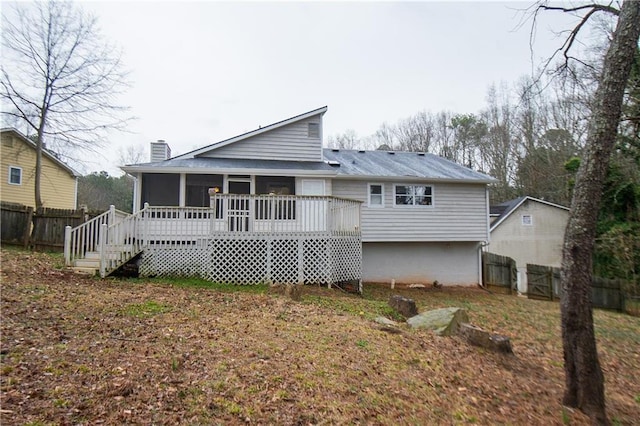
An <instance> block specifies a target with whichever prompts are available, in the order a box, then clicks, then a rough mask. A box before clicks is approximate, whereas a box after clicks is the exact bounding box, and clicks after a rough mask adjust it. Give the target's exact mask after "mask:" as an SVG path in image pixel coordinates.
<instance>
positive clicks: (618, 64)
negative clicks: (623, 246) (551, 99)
mask: <svg viewBox="0 0 640 426" xmlns="http://www.w3.org/2000/svg"><path fill="white" fill-rule="evenodd" d="M639 37H640V2H637V1H631V0H627V1H625V2H624V4H623V5H622V8H621V10H620V16H619V18H618V25H617V27H616V31H615V33H614V35H613V39H612V42H611V46H610V47H609V50H608V52H607V55H606V57H605V60H604V67H603V72H602V75H601V77H600V82H599V86H598V89H597V91H596V94H595V100H594V101H595V104H594V108H593V111H592V115H591V118H590V122H589V132H588V136H587V143H586V147H585V153H584V158H583V160H582V163H581V165H580V169H579V171H578V176H577V179H576V185H575V188H574V194H573V200H572V203H571V215H570V218H569V223H568V225H567V230H566V234H565V240H564V247H563V260H562V286H563V290H564V291H563V296H562V301H561V320H562V343H563V348H564V368H565V380H566V389H565V394H564V400H563V402H564V404H566V405H567V406H570V407H577V408H579V409H581V410H582V411H583V412H584V413H585V414H587V415H588V416H589V417H590V418H591V421H592V422H593V423H594V424H608V420H607V417H606V411H605V398H604V378H603V375H602V370H601V368H600V363H599V361H598V353H597V350H596V340H595V334H594V329H593V312H592V307H591V279H592V254H593V246H594V238H595V231H596V220H597V214H598V210H599V206H600V199H601V195H602V187H603V183H604V178H605V175H606V171H607V165H608V164H609V157H610V155H611V151H612V149H613V146H614V142H615V138H616V134H617V128H618V124H619V121H620V114H621V109H622V101H623V96H624V90H625V87H626V83H627V79H628V77H629V73H630V70H631V64H632V62H633V58H634V54H635V51H636V49H637V44H638V39H639Z"/></svg>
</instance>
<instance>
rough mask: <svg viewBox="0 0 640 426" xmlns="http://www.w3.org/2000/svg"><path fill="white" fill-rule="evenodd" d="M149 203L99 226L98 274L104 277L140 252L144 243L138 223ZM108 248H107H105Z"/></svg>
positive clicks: (141, 221)
mask: <svg viewBox="0 0 640 426" xmlns="http://www.w3.org/2000/svg"><path fill="white" fill-rule="evenodd" d="M148 207H149V205H148V204H147V203H145V205H144V208H143V209H142V210H139V211H137V212H136V213H133V214H130V215H127V217H125V218H124V219H122V220H119V221H117V222H115V223H112V224H110V225H109V224H106V223H105V224H102V225H101V226H100V239H99V246H98V252H99V254H100V276H101V277H102V278H104V277H105V276H107V275H108V274H110V273H111V272H113V271H115V270H116V269H118V268H119V267H120V266H122V265H123V264H125V263H126V262H128V261H129V260H130V259H131V258H132V257H133V256H135V255H137V254H138V253H140V251H141V250H142V247H143V245H144V240H145V239H144V236H143V235H142V229H141V226H140V224H141V223H144V217H145V214H146V212H147V210H148ZM107 249H109V250H107Z"/></svg>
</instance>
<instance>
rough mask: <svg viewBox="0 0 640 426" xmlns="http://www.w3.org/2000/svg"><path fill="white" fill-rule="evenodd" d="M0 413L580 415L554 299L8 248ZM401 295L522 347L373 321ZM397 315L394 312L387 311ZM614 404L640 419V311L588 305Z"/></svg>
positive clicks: (93, 416)
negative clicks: (141, 269) (224, 282)
mask: <svg viewBox="0 0 640 426" xmlns="http://www.w3.org/2000/svg"><path fill="white" fill-rule="evenodd" d="M1 260H2V289H1V291H2V305H1V309H2V311H1V314H2V325H1V332H2V340H1V347H0V351H1V354H2V358H1V375H0V380H1V381H0V385H1V389H0V395H1V401H0V402H1V407H0V424H2V425H23V424H30V425H49V424H86V425H93V424H159V425H165V424H166V425H173V424H190V425H191V424H194V425H195V424H203V425H205V424H206V425H208V424H278V425H315V424H367V425H369V424H384V425H391V424H393V425H397V424H415V425H426V424H471V423H476V424H528V425H530V424H539V425H552V424H560V425H561V424H586V423H587V420H586V418H585V417H584V416H582V414H581V413H579V412H574V411H572V410H570V409H567V408H564V407H563V406H562V405H561V398H562V391H563V386H564V374H563V369H562V349H561V342H560V327H559V307H558V304H557V303H551V302H542V301H533V300H527V299H523V298H520V297H516V296H508V295H499V294H491V293H488V292H486V291H483V290H480V289H469V288H444V289H432V288H428V289H395V290H393V291H392V290H390V289H389V288H385V287H382V286H373V285H365V293H364V296H362V297H361V296H355V295H349V294H345V293H342V292H340V291H339V290H335V289H327V288H319V287H311V286H307V287H305V289H304V293H303V296H302V300H301V301H299V302H296V301H292V300H291V299H289V298H287V297H285V296H282V295H275V294H269V293H268V292H267V291H266V289H265V288H263V287H251V288H237V287H220V286H217V287H216V286H208V287H207V286H206V285H203V284H202V283H201V282H200V283H197V282H196V283H194V282H193V281H188V282H187V281H177V280H173V281H160V280H142V279H137V280H126V279H106V280H100V279H96V278H92V277H85V276H81V275H76V274H74V273H71V272H68V271H65V270H63V269H62V268H61V258H60V256H59V255H48V254H40V253H31V252H25V251H19V250H14V249H6V248H3V249H2V259H1ZM392 294H401V295H404V296H406V297H411V298H413V299H414V300H415V301H416V303H417V305H418V307H419V310H421V311H422V310H427V309H432V308H439V307H446V306H460V307H463V308H465V309H467V311H468V313H469V317H470V320H471V322H472V323H474V324H476V325H478V326H481V327H483V328H484V329H487V330H490V331H493V332H496V333H500V334H505V335H508V336H510V337H511V340H512V344H513V348H514V353H515V354H514V355H513V356H508V355H500V354H494V353H489V352H487V351H485V350H482V349H480V348H477V347H472V346H469V345H467V344H466V343H465V342H464V341H462V340H460V339H459V338H457V337H453V338H448V337H438V336H435V335H434V334H432V333H431V332H428V331H415V330H410V329H408V328H406V327H404V326H401V327H400V329H401V332H400V333H397V334H393V333H388V332H385V331H383V330H381V329H380V327H379V326H378V325H377V324H376V323H375V322H374V321H373V318H375V317H376V316H379V315H386V316H388V317H391V318H393V313H392V312H391V310H390V309H389V308H388V307H387V300H388V298H389V296H390V295H392ZM394 319H398V318H394ZM595 323H596V333H597V337H598V344H599V352H600V360H601V363H602V368H603V370H604V374H605V379H606V395H607V409H608V414H609V417H610V418H611V419H612V421H613V422H614V424H628V425H631V424H634V423H635V424H637V422H638V419H640V374H638V372H639V371H640V318H634V317H631V316H628V315H623V314H619V313H615V312H607V311H599V310H598V311H596V312H595Z"/></svg>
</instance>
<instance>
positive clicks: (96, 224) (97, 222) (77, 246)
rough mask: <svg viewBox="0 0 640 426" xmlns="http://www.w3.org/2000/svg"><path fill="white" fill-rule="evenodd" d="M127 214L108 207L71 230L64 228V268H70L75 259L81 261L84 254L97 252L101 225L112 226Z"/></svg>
mask: <svg viewBox="0 0 640 426" xmlns="http://www.w3.org/2000/svg"><path fill="white" fill-rule="evenodd" d="M127 216H129V214H128V213H125V212H123V211H120V210H117V209H116V208H115V207H114V206H110V207H109V210H107V211H106V212H104V213H102V214H100V215H99V216H96V217H94V218H93V219H91V220H89V221H87V222H85V223H83V224H81V225H79V226H76V227H75V228H71V227H70V226H67V227H65V230H64V261H65V265H66V266H71V265H72V264H73V261H74V260H76V259H83V258H84V257H85V254H86V253H88V252H92V251H98V246H99V244H100V228H101V227H102V225H105V224H106V225H112V224H114V223H116V222H118V221H120V220H122V219H124V218H125V217H127Z"/></svg>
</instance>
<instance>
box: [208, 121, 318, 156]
mask: <svg viewBox="0 0 640 426" xmlns="http://www.w3.org/2000/svg"><path fill="white" fill-rule="evenodd" d="M308 123H319V124H320V137H319V138H309V137H308ZM200 157H211V158H243V159H247V158H248V159H253V160H289V161H322V117H321V116H315V117H310V118H308V119H306V120H302V121H297V122H295V123H291V124H289V125H287V126H283V127H280V128H277V129H274V130H270V131H268V132H265V133H262V134H260V135H257V136H253V137H250V138H248V139H244V140H240V141H238V142H234V143H231V144H229V145H226V146H222V147H220V148H217V149H214V150H212V151H209V152H207V153H205V154H202V155H200Z"/></svg>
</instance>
